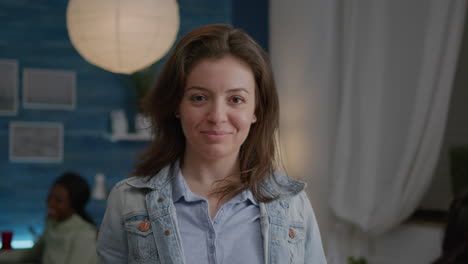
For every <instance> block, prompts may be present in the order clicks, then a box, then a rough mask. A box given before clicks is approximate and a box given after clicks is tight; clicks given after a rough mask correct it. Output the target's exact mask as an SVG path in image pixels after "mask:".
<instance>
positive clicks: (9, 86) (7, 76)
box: [0, 59, 18, 115]
mask: <svg viewBox="0 0 468 264" xmlns="http://www.w3.org/2000/svg"><path fill="white" fill-rule="evenodd" d="M17 112H18V61H17V60H6V59H0V115H16V114H17Z"/></svg>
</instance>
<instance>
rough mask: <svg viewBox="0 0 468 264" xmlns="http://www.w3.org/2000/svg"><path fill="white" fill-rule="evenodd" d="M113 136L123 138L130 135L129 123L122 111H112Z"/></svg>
mask: <svg viewBox="0 0 468 264" xmlns="http://www.w3.org/2000/svg"><path fill="white" fill-rule="evenodd" d="M111 121H112V135H115V136H123V135H126V134H127V133H128V121H127V116H126V115H125V112H124V111H123V110H121V109H118V110H112V112H111Z"/></svg>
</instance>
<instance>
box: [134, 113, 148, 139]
mask: <svg viewBox="0 0 468 264" xmlns="http://www.w3.org/2000/svg"><path fill="white" fill-rule="evenodd" d="M135 132H136V133H137V134H140V135H146V136H148V137H151V121H150V120H149V118H147V117H145V116H143V115H142V114H140V113H138V114H136V116H135Z"/></svg>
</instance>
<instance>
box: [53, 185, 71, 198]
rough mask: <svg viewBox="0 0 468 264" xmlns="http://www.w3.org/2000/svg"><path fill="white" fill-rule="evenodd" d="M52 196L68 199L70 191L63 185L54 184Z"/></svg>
mask: <svg viewBox="0 0 468 264" xmlns="http://www.w3.org/2000/svg"><path fill="white" fill-rule="evenodd" d="M50 194H51V195H54V196H57V197H60V198H68V191H67V189H66V188H65V187H64V186H63V185H61V184H57V183H56V184H54V185H52V188H51V189H50Z"/></svg>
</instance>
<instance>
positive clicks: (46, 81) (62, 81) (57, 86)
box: [23, 68, 76, 110]
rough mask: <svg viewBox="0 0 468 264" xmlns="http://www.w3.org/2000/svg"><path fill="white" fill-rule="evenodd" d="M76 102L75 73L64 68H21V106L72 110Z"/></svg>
mask: <svg viewBox="0 0 468 264" xmlns="http://www.w3.org/2000/svg"><path fill="white" fill-rule="evenodd" d="M75 104H76V73H75V72H74V71H66V70H49V69H33V68H26V69H24V70H23V107H24V108H30V109H63V110H73V109H75Z"/></svg>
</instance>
